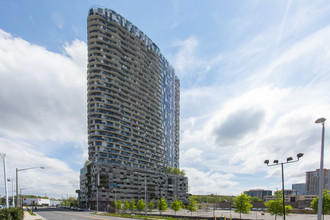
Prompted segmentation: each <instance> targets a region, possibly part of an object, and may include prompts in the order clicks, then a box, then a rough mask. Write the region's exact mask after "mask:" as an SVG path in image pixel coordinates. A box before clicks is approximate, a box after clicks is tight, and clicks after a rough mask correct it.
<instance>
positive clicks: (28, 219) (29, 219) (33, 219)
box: [24, 211, 46, 220]
mask: <svg viewBox="0 0 330 220" xmlns="http://www.w3.org/2000/svg"><path fill="white" fill-rule="evenodd" d="M33 213H34V214H35V215H30V213H29V212H28V211H24V220H37V219H38V220H46V219H45V218H43V217H41V216H40V215H38V214H37V213H35V212H33Z"/></svg>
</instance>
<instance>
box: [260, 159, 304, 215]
mask: <svg viewBox="0 0 330 220" xmlns="http://www.w3.org/2000/svg"><path fill="white" fill-rule="evenodd" d="M302 156H304V154H303V153H299V154H297V160H293V158H292V157H288V158H287V159H286V162H282V163H279V162H278V160H274V161H273V164H271V165H269V160H265V162H264V163H265V164H267V166H269V167H271V166H277V165H281V169H282V196H283V197H282V199H283V219H284V220H285V196H284V170H283V165H284V164H287V163H294V162H298V161H299V159H300V158H301V157H302Z"/></svg>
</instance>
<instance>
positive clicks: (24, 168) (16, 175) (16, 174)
mask: <svg viewBox="0 0 330 220" xmlns="http://www.w3.org/2000/svg"><path fill="white" fill-rule="evenodd" d="M39 168H40V169H45V168H44V167H29V168H23V169H18V168H16V207H18V204H19V203H18V202H19V201H18V171H24V170H31V169H39Z"/></svg>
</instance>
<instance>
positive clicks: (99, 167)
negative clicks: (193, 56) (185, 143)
mask: <svg viewBox="0 0 330 220" xmlns="http://www.w3.org/2000/svg"><path fill="white" fill-rule="evenodd" d="M87 25H88V28H87V34H88V70H87V79H88V95H87V105H88V107H87V109H88V155H89V162H87V163H86V164H85V166H84V168H82V169H81V175H80V191H79V192H80V193H79V200H80V202H81V205H82V206H84V207H90V208H96V207H99V208H98V209H99V210H104V209H106V208H107V207H108V203H109V202H110V201H113V200H116V199H121V200H129V199H132V198H134V199H140V198H144V197H147V201H149V200H150V199H159V198H160V197H162V196H164V197H165V198H167V199H168V200H173V199H174V197H175V196H177V197H178V199H181V200H187V189H188V180H187V178H186V177H184V176H183V175H175V174H173V173H168V172H166V170H169V169H167V168H168V167H172V168H175V169H176V170H178V168H179V129H180V127H179V124H180V119H179V117H180V81H179V79H178V78H177V76H176V75H175V71H174V69H173V67H172V66H171V65H170V64H169V63H168V61H167V60H166V59H165V58H164V56H163V55H162V54H161V53H160V49H159V48H158V47H157V46H156V44H155V43H153V42H152V41H151V39H150V38H149V37H148V36H146V35H145V34H144V33H143V32H142V31H141V30H139V29H138V28H137V27H136V26H134V25H133V24H132V23H131V22H129V21H128V20H126V19H125V18H124V17H122V16H121V15H119V14H117V13H116V12H114V11H112V10H110V9H103V8H92V9H90V10H89V15H88V19H87Z"/></svg>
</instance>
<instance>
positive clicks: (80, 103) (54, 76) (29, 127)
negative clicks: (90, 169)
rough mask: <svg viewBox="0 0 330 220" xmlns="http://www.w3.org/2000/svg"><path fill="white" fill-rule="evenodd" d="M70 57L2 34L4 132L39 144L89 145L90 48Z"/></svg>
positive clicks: (74, 49) (71, 48)
mask: <svg viewBox="0 0 330 220" xmlns="http://www.w3.org/2000/svg"><path fill="white" fill-rule="evenodd" d="M64 49H65V51H66V53H67V55H68V56H64V55H61V54H56V53H52V52H49V51H47V50H46V49H45V48H43V47H39V46H36V45H31V44H29V43H28V42H26V41H24V40H22V39H20V38H13V37H12V36H10V35H9V34H8V33H5V32H3V31H1V32H0V57H1V60H0V66H1V70H0V90H1V93H0V101H1V103H2V108H1V109H0V113H1V114H0V123H1V124H2V126H1V128H0V132H1V133H2V134H3V135H5V136H10V137H20V138H29V139H30V138H32V139H38V140H47V139H48V140H59V141H77V140H78V141H80V142H86V123H85V122H83V123H82V122H81V118H86V104H85V102H86V77H85V74H86V63H87V61H86V53H82V52H83V51H86V44H85V43H83V42H79V41H77V40H76V41H74V42H73V43H72V44H71V45H70V44H66V45H65V47H64Z"/></svg>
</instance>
